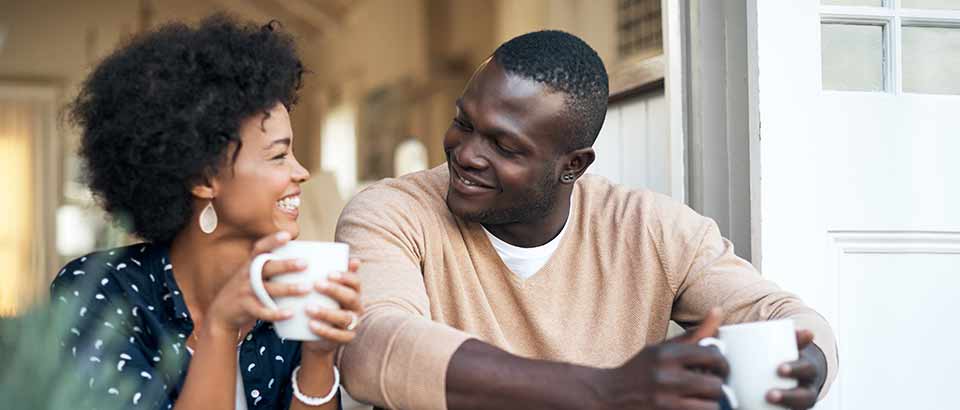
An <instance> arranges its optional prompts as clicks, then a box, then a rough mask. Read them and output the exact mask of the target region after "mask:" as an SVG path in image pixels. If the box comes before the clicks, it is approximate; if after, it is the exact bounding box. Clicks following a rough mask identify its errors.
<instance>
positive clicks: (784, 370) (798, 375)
mask: <svg viewBox="0 0 960 410" xmlns="http://www.w3.org/2000/svg"><path fill="white" fill-rule="evenodd" d="M777 374H779V375H780V376H782V377H788V378H791V379H797V381H798V382H799V384H800V386H809V385H811V384H812V383H813V381H814V380H816V378H817V367H816V366H814V365H813V363H810V362H809V361H807V360H803V359H801V360H797V361H793V362H790V363H784V364H782V365H780V367H778V368H777Z"/></svg>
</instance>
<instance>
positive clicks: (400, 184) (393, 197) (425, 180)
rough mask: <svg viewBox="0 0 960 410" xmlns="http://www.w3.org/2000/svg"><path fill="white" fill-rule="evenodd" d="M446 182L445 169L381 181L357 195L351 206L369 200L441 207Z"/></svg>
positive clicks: (382, 203) (441, 167) (403, 204)
mask: <svg viewBox="0 0 960 410" xmlns="http://www.w3.org/2000/svg"><path fill="white" fill-rule="evenodd" d="M446 182H447V169H446V167H444V166H440V167H436V168H433V169H428V170H424V171H419V172H413V173H410V174H406V175H403V176H400V177H396V178H384V179H381V180H379V181H377V182H374V183H373V184H370V186H368V187H366V188H364V189H363V190H362V191H360V192H359V193H357V194H356V195H355V196H354V197H353V198H352V199H351V200H350V203H354V202H359V203H364V202H371V201H372V202H373V203H380V204H381V205H386V206H390V205H401V206H421V207H422V206H432V205H443V204H444V200H445V194H446V191H445V189H446V186H447V184H446ZM348 206H349V205H348Z"/></svg>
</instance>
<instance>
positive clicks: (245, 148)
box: [204, 103, 310, 239]
mask: <svg viewBox="0 0 960 410" xmlns="http://www.w3.org/2000/svg"><path fill="white" fill-rule="evenodd" d="M240 139H241V141H242V143H243V144H242V146H241V147H240V152H239V153H236V149H237V147H236V144H234V145H231V148H230V149H229V150H228V152H227V160H226V162H225V164H226V165H225V166H224V169H222V170H221V171H220V172H219V173H218V174H217V176H216V178H215V181H216V183H215V185H214V186H215V193H216V197H215V198H214V200H213V206H214V208H215V209H216V211H217V217H218V219H219V227H218V228H217V230H218V231H219V230H220V229H225V231H224V232H223V233H224V234H235V235H239V236H242V237H249V238H254V239H256V238H260V237H263V236H266V235H269V234H272V233H275V232H277V231H280V230H284V231H287V232H289V233H290V234H291V235H292V236H293V237H294V238H296V237H297V235H299V233H300V226H299V225H298V224H297V217H298V216H299V214H300V184H302V183H303V182H304V181H306V180H307V179H308V178H310V172H308V171H307V170H306V169H305V168H304V167H303V166H302V165H300V163H299V162H298V161H297V159H296V157H294V156H293V130H292V129H291V127H290V114H289V113H288V112H287V108H286V107H284V106H283V104H279V103H278V104H277V105H275V106H274V107H273V108H272V109H270V111H269V112H268V113H264V114H258V115H255V116H253V117H250V118H248V119H246V120H244V121H243V123H242V124H241V125H240ZM234 155H236V161H233V158H234ZM204 206H205V204H204Z"/></svg>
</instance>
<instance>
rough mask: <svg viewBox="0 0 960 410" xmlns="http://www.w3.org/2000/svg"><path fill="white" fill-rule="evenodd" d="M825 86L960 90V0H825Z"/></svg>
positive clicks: (938, 91) (897, 90)
mask: <svg viewBox="0 0 960 410" xmlns="http://www.w3.org/2000/svg"><path fill="white" fill-rule="evenodd" d="M820 33H821V38H820V40H821V73H822V79H823V89H825V90H835V91H875V92H890V93H921V94H953V95H960V1H957V0H821V30H820Z"/></svg>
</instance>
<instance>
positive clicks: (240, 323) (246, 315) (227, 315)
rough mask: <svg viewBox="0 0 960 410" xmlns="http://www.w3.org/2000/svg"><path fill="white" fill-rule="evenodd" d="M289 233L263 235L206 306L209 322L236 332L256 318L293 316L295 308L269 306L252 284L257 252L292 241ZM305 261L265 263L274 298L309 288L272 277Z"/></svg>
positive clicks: (265, 277)
mask: <svg viewBox="0 0 960 410" xmlns="http://www.w3.org/2000/svg"><path fill="white" fill-rule="evenodd" d="M290 239H291V237H290V233H288V232H283V231H281V232H278V233H276V234H273V235H269V236H266V237H263V238H261V239H260V240H258V241H257V242H256V243H255V244H254V245H253V250H252V251H251V252H250V256H249V258H248V259H247V260H246V262H245V263H244V264H243V266H242V267H241V268H240V270H239V271H237V272H236V273H235V274H234V275H233V277H232V278H230V280H229V281H228V282H227V284H226V285H224V286H223V288H221V289H220V292H219V293H217V296H216V297H215V298H214V300H213V302H212V303H211V304H210V307H209V308H208V309H207V313H206V317H205V318H204V320H206V325H207V326H213V328H212V329H213V330H219V331H223V332H227V334H237V333H238V332H239V331H240V330H241V329H244V328H246V327H247V326H249V325H251V324H252V323H253V322H255V321H257V320H264V321H270V322H276V321H280V320H286V319H289V318H290V317H292V316H293V312H289V311H284V310H277V309H270V308H268V307H266V306H264V305H263V303H261V302H260V299H257V296H256V295H255V294H254V293H253V288H252V287H251V286H250V263H251V262H252V261H253V258H255V257H256V256H257V255H259V254H261V253H267V252H270V251H272V250H274V249H276V248H279V247H281V246H283V245H285V244H286V243H287V242H289V241H290ZM306 267H307V265H306V262H305V261H303V260H299V259H284V260H272V261H269V262H267V263H266V264H265V265H264V266H263V280H264V283H263V285H264V287H265V288H266V290H267V293H269V294H270V297H272V298H279V297H285V296H301V295H305V294H307V293H309V292H310V290H311V289H310V288H309V287H300V286H298V285H295V284H288V283H277V282H274V281H269V280H268V279H269V278H272V277H274V276H278V275H283V274H286V273H293V272H300V271H302V270H304V269H306Z"/></svg>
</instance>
